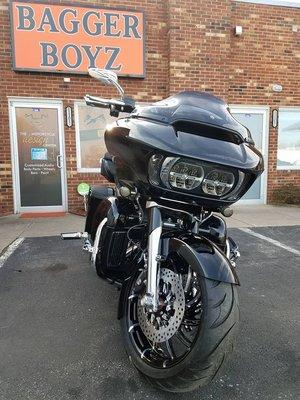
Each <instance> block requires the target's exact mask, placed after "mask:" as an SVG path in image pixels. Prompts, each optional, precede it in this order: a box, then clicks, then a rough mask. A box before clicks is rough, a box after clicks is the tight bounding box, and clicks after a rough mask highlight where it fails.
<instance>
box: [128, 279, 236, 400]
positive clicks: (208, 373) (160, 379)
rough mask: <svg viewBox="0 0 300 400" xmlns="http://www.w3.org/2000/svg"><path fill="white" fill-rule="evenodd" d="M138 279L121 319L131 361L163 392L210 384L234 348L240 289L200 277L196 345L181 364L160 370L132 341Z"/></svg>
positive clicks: (179, 390) (194, 344)
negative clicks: (199, 315)
mask: <svg viewBox="0 0 300 400" xmlns="http://www.w3.org/2000/svg"><path fill="white" fill-rule="evenodd" d="M136 280H137V277H134V278H132V279H131V281H130V282H128V284H127V288H126V290H125V296H124V299H123V301H124V302H125V304H124V314H123V317H122V318H121V330H122V336H123V340H124V343H125V349H126V352H127V354H128V357H129V359H130V361H132V363H133V364H134V366H135V367H136V368H137V369H138V370H139V371H140V372H141V373H142V374H143V375H144V376H145V377H146V378H147V380H148V381H150V382H151V383H152V384H154V385H155V386H156V387H158V388H159V389H161V390H164V391H168V392H174V393H175V392H178V393H180V392H188V391H192V390H195V389H197V388H199V387H202V386H205V385H207V384H208V383H210V382H211V381H212V380H213V379H214V377H215V376H216V374H217V373H218V371H219V370H220V368H221V366H222V365H223V364H224V362H225V360H226V358H227V356H228V354H229V353H230V352H231V350H232V347H233V341H234V336H235V332H236V329H237V325H238V320H239V307H238V296H237V287H236V286H235V285H232V284H228V283H224V282H219V281H214V280H211V279H206V278H203V277H198V282H199V287H200V290H201V308H202V311H201V317H200V318H199V321H200V322H199V329H198V331H197V333H196V335H195V339H194V341H193V345H192V347H191V349H190V351H189V352H188V353H187V354H186V355H185V356H182V357H181V358H180V359H178V362H176V363H174V362H173V363H172V364H170V366H168V365H164V366H163V368H161V367H157V366H156V365H155V364H154V365H152V364H151V363H149V362H147V359H146V357H143V354H141V352H139V351H138V350H137V346H136V343H135V341H134V340H133V335H132V329H133V326H132V321H131V317H130V315H129V314H130V309H131V308H132V304H131V299H130V296H131V297H132V293H133V292H132V290H133V288H134V284H135V282H136ZM134 325H137V324H134ZM141 334H142V333H141V332H140V333H139V335H141ZM168 347H170V346H168Z"/></svg>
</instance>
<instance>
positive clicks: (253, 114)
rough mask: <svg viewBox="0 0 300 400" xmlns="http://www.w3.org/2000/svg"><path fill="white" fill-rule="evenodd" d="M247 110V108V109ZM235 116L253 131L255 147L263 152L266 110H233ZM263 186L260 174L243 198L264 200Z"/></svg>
mask: <svg viewBox="0 0 300 400" xmlns="http://www.w3.org/2000/svg"><path fill="white" fill-rule="evenodd" d="M245 111H246V110H245ZM232 114H233V116H234V117H235V118H236V119H237V120H238V121H239V122H240V123H241V124H243V125H244V126H246V127H247V128H248V129H249V131H250V132H251V135H252V138H253V140H254V142H255V147H256V148H257V149H258V150H259V151H260V152H261V153H262V154H263V153H264V149H263V143H264V136H263V135H264V115H265V112H264V111H255V110H253V111H252V110H251V109H249V111H248V110H247V112H244V111H243V110H233V111H232ZM262 191H263V186H262V176H260V177H259V178H258V179H257V180H256V181H255V182H254V184H253V185H252V186H251V188H250V189H249V190H248V192H247V193H245V194H244V196H243V197H242V199H241V200H253V201H254V200H258V201H261V200H263V193H262Z"/></svg>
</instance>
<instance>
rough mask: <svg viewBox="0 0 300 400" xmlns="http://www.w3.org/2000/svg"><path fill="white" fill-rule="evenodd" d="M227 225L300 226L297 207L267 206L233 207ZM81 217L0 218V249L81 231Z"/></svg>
mask: <svg viewBox="0 0 300 400" xmlns="http://www.w3.org/2000/svg"><path fill="white" fill-rule="evenodd" d="M226 222H227V224H228V227H229V228H246V227H259V226H288V225H300V208H299V207H276V206H269V205H256V206H249V205H248V206H235V207H234V214H233V216H232V217H230V218H227V219H226ZM83 229H84V218H83V217H80V216H77V215H73V214H67V215H66V216H64V217H51V218H28V219H25V218H20V217H19V216H18V215H9V216H5V217H0V252H1V251H2V250H3V249H4V248H5V247H6V246H8V245H9V244H10V243H11V242H12V241H14V240H15V239H17V238H18V237H41V236H55V235H59V234H60V233H61V232H72V231H82V230H83Z"/></svg>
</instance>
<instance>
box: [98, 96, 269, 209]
mask: <svg viewBox="0 0 300 400" xmlns="http://www.w3.org/2000/svg"><path fill="white" fill-rule="evenodd" d="M105 143H106V146H107V150H108V151H109V153H110V154H111V155H113V156H114V162H115V165H116V180H117V183H119V184H122V185H129V186H132V187H133V186H137V187H138V189H139V191H140V192H141V193H142V194H145V195H147V196H151V197H152V198H156V197H158V198H160V197H163V198H164V197H167V198H169V199H174V200H177V201H178V200H183V201H186V202H188V203H193V204H198V205H203V206H206V207H207V208H211V209H220V208H222V207H224V206H225V205H229V204H231V203H233V202H235V201H237V200H238V198H240V197H241V196H242V195H243V194H244V193H245V192H246V191H247V190H248V189H249V187H250V186H251V185H252V183H253V182H254V181H255V179H256V178H257V177H258V176H259V175H260V174H261V173H262V171H263V159H262V156H261V154H260V152H259V151H258V150H257V149H256V148H255V146H254V144H253V143H252V139H251V135H250V132H249V131H248V129H247V128H246V127H244V126H243V125H241V124H240V123H239V122H238V121H237V120H235V119H234V117H233V116H232V115H231V114H230V112H229V109H228V107H227V105H226V103H224V102H223V101H222V100H220V99H218V98H216V97H215V96H212V95H209V94H207V93H198V92H183V93H179V94H178V95H175V96H172V97H170V98H169V99H166V100H164V101H162V102H158V103H155V104H153V105H150V106H145V107H140V108H137V109H136V110H135V111H134V112H133V113H132V114H131V115H130V116H129V117H127V118H123V119H119V120H117V121H116V122H115V123H114V124H113V125H112V126H111V127H110V129H107V130H106V132H105ZM154 154H160V155H162V156H164V157H180V158H184V159H188V160H192V161H204V162H207V163H210V164H212V165H217V166H224V167H226V168H231V169H235V170H238V171H242V172H243V173H244V174H245V179H244V182H243V185H242V187H241V188H240V190H239V193H238V195H237V196H236V198H234V199H231V200H226V199H225V200H224V199H222V200H221V199H218V198H207V197H205V196H195V194H193V195H191V194H189V193H185V192H183V191H176V190H174V189H171V190H170V189H168V188H165V187H156V186H153V185H152V184H151V183H150V182H149V179H148V164H149V159H150V157H151V156H152V155H154Z"/></svg>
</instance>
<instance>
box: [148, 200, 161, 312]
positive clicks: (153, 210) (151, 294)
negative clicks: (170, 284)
mask: <svg viewBox="0 0 300 400" xmlns="http://www.w3.org/2000/svg"><path fill="white" fill-rule="evenodd" d="M152 204H153V203H152ZM152 204H151V203H150V204H149V205H148V209H149V217H150V218H149V237H148V258H147V290H146V295H145V297H144V300H143V303H144V305H145V306H146V307H148V309H149V310H151V311H157V306H158V292H157V288H158V265H159V263H160V252H161V234H162V225H163V224H162V218H161V212H160V210H159V208H158V207H157V206H155V205H152ZM146 207H147V206H146Z"/></svg>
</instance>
